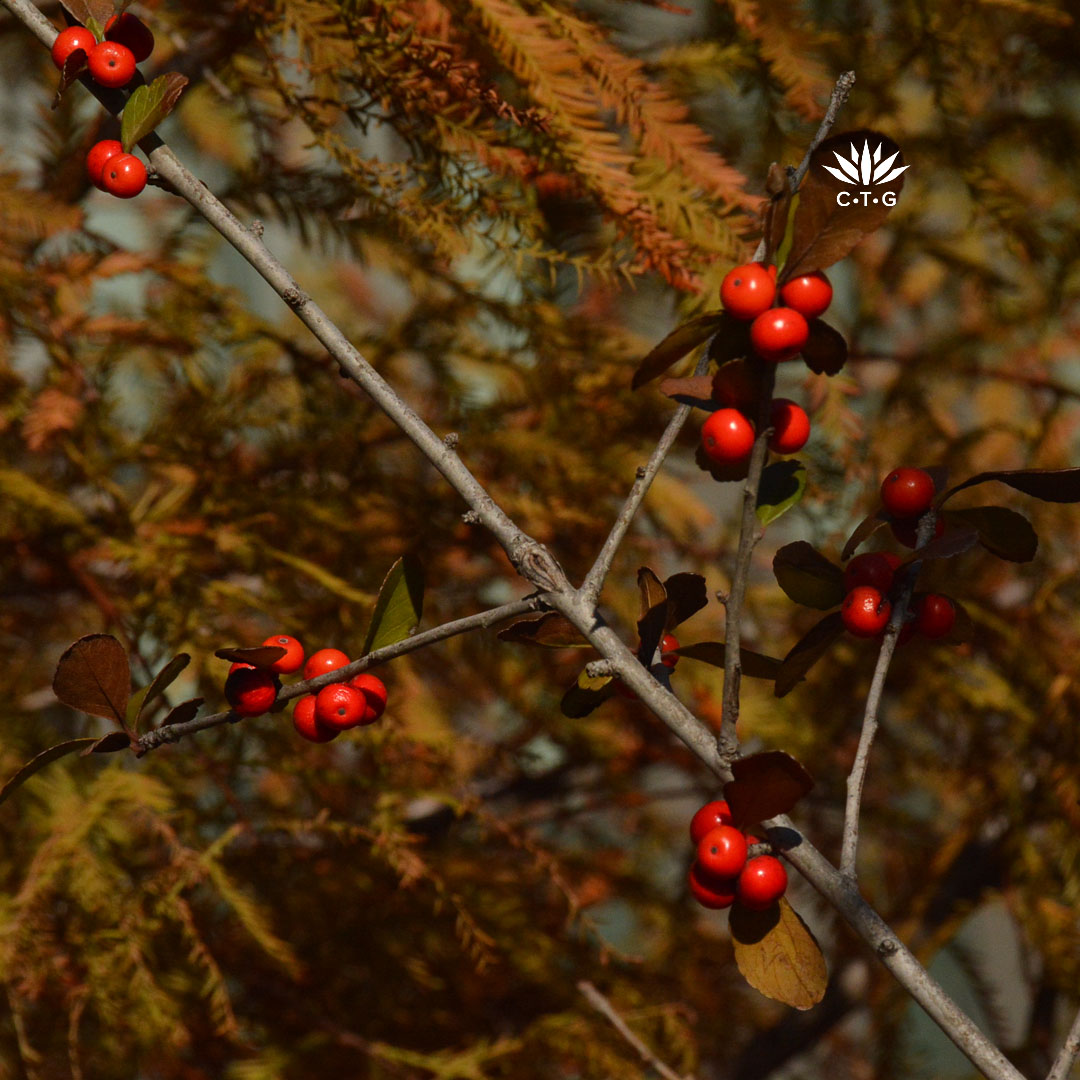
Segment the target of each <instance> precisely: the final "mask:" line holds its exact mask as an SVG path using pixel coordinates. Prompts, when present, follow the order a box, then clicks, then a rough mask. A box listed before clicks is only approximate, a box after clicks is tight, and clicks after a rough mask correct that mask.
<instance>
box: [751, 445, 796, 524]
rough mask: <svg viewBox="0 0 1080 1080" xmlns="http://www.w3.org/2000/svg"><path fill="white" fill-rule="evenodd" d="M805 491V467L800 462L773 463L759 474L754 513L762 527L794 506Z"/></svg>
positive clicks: (790, 460) (791, 460)
mask: <svg viewBox="0 0 1080 1080" xmlns="http://www.w3.org/2000/svg"><path fill="white" fill-rule="evenodd" d="M805 490H806V466H805V465H803V463H802V462H801V461H796V460H793V459H789V460H788V461H774V462H773V463H772V464H771V465H766V466H765V468H764V469H763V470H762V473H761V484H760V486H759V487H758V497H757V509H756V511H755V513H756V514H757V516H758V520H759V521H760V522H761V524H762V525H768V524H769V523H770V522H773V521H775V520H776V519H777V518H778V517H780V515H781V514H786V513H787V512H788V511H789V510H790V509H791V508H792V507H793V506H796V505H797V504H798V502H799V500H800V499H801V498H802V497H803V492H804V491H805Z"/></svg>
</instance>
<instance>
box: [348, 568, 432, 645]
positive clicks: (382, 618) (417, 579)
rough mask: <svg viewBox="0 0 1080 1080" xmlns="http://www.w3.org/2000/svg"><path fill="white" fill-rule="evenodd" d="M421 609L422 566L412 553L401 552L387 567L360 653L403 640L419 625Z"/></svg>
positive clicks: (422, 590)
mask: <svg viewBox="0 0 1080 1080" xmlns="http://www.w3.org/2000/svg"><path fill="white" fill-rule="evenodd" d="M423 612H424V569H423V567H422V566H421V565H420V561H419V560H418V559H417V558H416V557H415V556H413V555H403V556H402V557H401V558H400V559H398V561H397V562H396V563H394V565H393V566H392V567H390V572H389V573H388V574H387V575H386V579H385V580H384V581H383V583H382V587H381V588H380V589H379V598H378V599H377V600H376V601H375V610H374V611H373V612H372V614H371V625H370V626H368V632H367V638H366V640H365V641H364V651H363V652H362V653H361V654H360V655H361V656H367V654H368V653H369V652H374V651H375V650H376V649H384V648H385V647H386V646H387V645H394V644H396V643H397V642H399V641H404V640H405V638H407V637H408V636H409V635H410V634H411V633H412V632H413V630H415V629H416V627H417V626H419V624H420V616H421V615H422V614H423Z"/></svg>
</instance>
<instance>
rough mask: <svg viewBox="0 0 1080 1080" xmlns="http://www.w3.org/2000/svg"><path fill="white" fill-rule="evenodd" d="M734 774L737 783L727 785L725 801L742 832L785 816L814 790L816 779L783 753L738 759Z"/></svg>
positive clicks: (776, 752) (733, 821)
mask: <svg viewBox="0 0 1080 1080" xmlns="http://www.w3.org/2000/svg"><path fill="white" fill-rule="evenodd" d="M731 772H732V775H733V776H734V779H733V780H729V781H728V782H727V783H726V784H725V785H724V798H725V799H727V802H728V806H729V807H730V808H731V820H732V824H733V825H734V826H735V827H736V828H739V829H744V828H746V827H747V826H748V825H756V824H757V823H758V822H759V821H768V819H769V818H773V817H776V815H777V814H786V813H787V812H788V811H789V810H791V809H792V808H793V807H794V806H795V805H796V804H797V803H798V801H799V800H800V799H801V798H802V797H803V796H804V795H806V794H808V793H809V792H810V791H811V790H812V789H813V786H814V778H813V777H812V776H811V775H810V774H809V773H808V772H807V771H806V769H804V768H803V767H802V765H801V764H800V763H799V762H798V761H796V760H795V758H793V757H792V756H791V755H790V754H785V753H784V751H783V750H765V751H763V752H762V753H760V754H751V755H750V756H749V757H744V758H739V759H738V760H737V761H735V762H734V763H733V764H732V766H731Z"/></svg>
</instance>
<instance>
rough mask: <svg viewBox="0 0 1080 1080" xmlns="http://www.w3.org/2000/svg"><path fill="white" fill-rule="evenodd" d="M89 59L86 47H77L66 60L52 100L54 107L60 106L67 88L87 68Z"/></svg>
mask: <svg viewBox="0 0 1080 1080" xmlns="http://www.w3.org/2000/svg"><path fill="white" fill-rule="evenodd" d="M87 60H88V57H87V55H86V51H85V50H84V49H75V50H74V51H73V52H72V53H71V54H70V55H69V56H68V58H67V59H66V60H65V61H64V66H63V67H62V68H61V69H60V83H59V85H58V86H57V88H56V96H55V97H54V98H53V100H52V106H51V107H52V108H54V109H56V108H59V106H60V99H61V98H62V97H63V96H64V93H65V91H66V90H67V88H68V87H69V86H71V84H72V83H73V82H76V81H77V80H78V78H79V76H80V75H81V74H82V73H83V72H84V71H85V70H86V64H87Z"/></svg>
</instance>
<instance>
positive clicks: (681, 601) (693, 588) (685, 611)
mask: <svg viewBox="0 0 1080 1080" xmlns="http://www.w3.org/2000/svg"><path fill="white" fill-rule="evenodd" d="M664 591H665V592H666V593H667V600H668V614H667V622H666V623H665V625H664V631H665V633H667V632H670V631H672V630H674V629H675V627H677V626H678V625H680V623H684V622H686V620H687V619H689V618H690V616H691V615H696V614H697V613H698V612H699V611H701V609H702V608H704V607H706V606H708V603H709V594H708V592H707V590H706V588H705V578H703V577H702V576H701V574H690V573H685V572H684V573H680V574H672V575H671V577H669V578H668V579H667V581H665V582H664Z"/></svg>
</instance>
